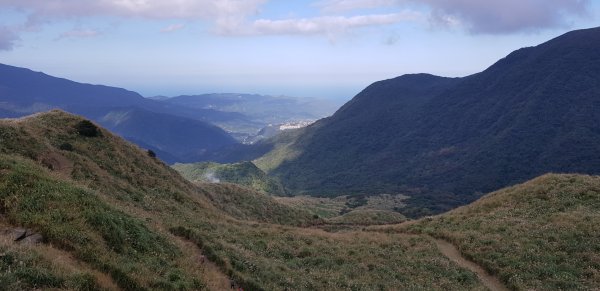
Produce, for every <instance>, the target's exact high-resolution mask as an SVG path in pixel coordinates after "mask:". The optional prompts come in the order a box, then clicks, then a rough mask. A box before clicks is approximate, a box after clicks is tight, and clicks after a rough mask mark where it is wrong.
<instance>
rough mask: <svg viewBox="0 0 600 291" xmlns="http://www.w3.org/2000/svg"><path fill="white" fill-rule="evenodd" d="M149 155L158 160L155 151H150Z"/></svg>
mask: <svg viewBox="0 0 600 291" xmlns="http://www.w3.org/2000/svg"><path fill="white" fill-rule="evenodd" d="M147 153H148V156H149V157H151V158H156V153H155V152H154V151H153V150H148V151H147Z"/></svg>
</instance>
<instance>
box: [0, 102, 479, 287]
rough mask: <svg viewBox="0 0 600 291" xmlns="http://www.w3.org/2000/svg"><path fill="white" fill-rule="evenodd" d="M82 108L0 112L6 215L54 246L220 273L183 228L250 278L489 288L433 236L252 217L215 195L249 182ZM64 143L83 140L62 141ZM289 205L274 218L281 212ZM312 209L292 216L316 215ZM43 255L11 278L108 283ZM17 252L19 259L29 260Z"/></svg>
mask: <svg viewBox="0 0 600 291" xmlns="http://www.w3.org/2000/svg"><path fill="white" fill-rule="evenodd" d="M80 120H81V119H80V118H78V117H74V116H72V115H69V114H65V113H62V112H58V111H53V112H51V113H47V114H41V115H38V116H35V117H30V118H26V119H21V120H2V121H0V139H1V142H0V173H1V174H2V175H0V189H1V191H0V206H1V207H0V211H1V212H2V217H1V218H0V220H2V223H4V224H9V225H12V226H24V227H29V228H32V229H34V230H36V231H39V232H40V233H42V234H43V235H44V237H45V239H46V244H47V245H48V246H54V247H56V248H58V249H60V250H62V251H66V252H68V253H69V254H70V255H72V256H73V257H74V258H76V259H77V261H78V262H81V263H83V264H85V265H86V266H88V267H89V268H91V269H94V270H96V271H99V272H101V273H103V274H107V275H109V276H110V278H111V280H113V281H114V283H116V284H118V285H119V286H120V287H121V288H126V289H197V288H202V287H203V286H205V283H206V281H207V280H208V279H210V278H206V277H205V276H206V274H205V273H203V272H202V271H201V268H200V266H199V265H198V263H197V257H195V256H191V255H189V253H188V252H187V251H188V250H187V249H184V248H182V246H181V244H178V243H177V241H178V240H177V239H175V237H174V235H177V236H180V237H183V238H186V239H188V240H189V241H192V242H194V243H195V244H196V245H197V246H199V247H201V248H202V251H203V253H204V254H205V255H206V256H207V257H208V258H209V259H210V260H211V261H213V262H215V263H216V264H217V265H218V266H219V267H220V268H221V270H222V272H224V273H226V274H227V275H228V276H230V277H232V278H235V279H236V280H237V281H238V282H240V283H241V284H242V285H243V286H244V287H245V289H246V290H261V289H266V290H282V289H285V288H291V289H298V290H315V289H321V290H323V289H330V290H331V289H352V290H361V289H362V290H367V289H373V288H376V289H382V290H390V289H398V288H404V289H406V288H412V289H417V288H426V289H432V288H435V289H481V288H482V287H481V285H479V283H478V282H477V280H476V278H475V276H474V275H473V274H472V273H470V272H468V271H465V270H463V269H460V268H458V267H457V266H456V265H454V264H453V263H451V262H450V261H449V260H447V259H446V258H445V257H443V256H441V255H440V253H439V252H438V251H437V249H436V247H435V245H434V244H433V243H432V242H431V241H430V240H429V239H427V238H424V237H420V236H407V235H402V234H383V233H382V234H375V235H374V234H372V233H363V232H354V231H351V232H346V233H337V234H331V233H327V232H324V231H321V230H311V229H305V228H297V227H292V226H283V225H275V224H269V223H260V222H257V220H259V219H258V218H260V217H258V216H255V215H251V213H252V212H250V214H244V218H247V219H250V220H248V221H245V220H238V219H235V218H233V217H231V216H230V215H229V214H227V213H226V212H223V211H221V210H219V209H217V208H216V207H214V205H213V203H214V202H211V200H210V198H211V197H212V198H213V200H214V197H215V195H218V194H219V193H224V192H227V191H236V192H237V191H240V192H243V191H241V190H240V188H239V187H235V186H231V185H222V186H220V185H211V186H210V187H208V186H202V185H201V186H195V185H193V184H191V183H189V182H187V181H186V180H184V179H183V178H182V177H180V176H179V175H178V174H177V173H176V172H175V171H174V170H172V169H170V168H169V167H167V166H166V165H164V164H163V163H162V162H160V161H157V160H154V159H151V158H149V157H148V156H147V155H146V153H145V151H143V150H141V149H139V148H137V147H135V146H133V145H131V144H128V143H126V142H124V141H123V140H121V139H120V138H118V137H115V136H113V135H111V134H110V133H109V132H107V131H104V130H102V136H101V137H83V136H80V135H78V134H77V133H76V132H75V130H74V125H75V124H77V123H78V122H79V121H80ZM64 143H69V144H71V145H72V148H73V149H72V151H66V150H59V149H58V148H59V147H60V145H62V144H64ZM44 165H45V166H44ZM49 168H52V169H49ZM246 191H247V190H246ZM281 207H283V206H281ZM258 209H259V210H260V208H258ZM261 211H262V210H261ZM277 213H279V212H275V213H274V214H272V215H273V216H275V217H266V218H265V220H267V221H273V222H278V221H281V219H280V218H277V215H278V214H277ZM302 218H303V216H302V215H299V216H297V221H289V219H290V218H287V219H288V220H285V221H283V222H285V223H289V224H306V223H310V221H304V220H302ZM34 249H35V251H41V250H42V246H39V247H34ZM22 255H23V254H21V255H19V256H21V257H22ZM19 260H20V259H19ZM40 260H41V262H40V263H39V264H38V263H32V264H29V263H26V265H32V266H34V267H33V271H28V272H24V274H16V275H15V276H17V277H16V278H14V277H13V278H12V279H11V278H10V277H7V276H13V274H8V273H7V272H6V271H4V272H3V274H2V277H0V278H2V279H3V280H4V278H8V279H10V280H13V281H14V280H17V281H20V282H26V283H27V282H29V283H27V284H29V285H13V286H16V287H17V288H21V287H23V288H24V289H29V288H51V287H56V288H61V289H66V288H77V286H80V285H81V284H86V286H87V285H92V287H94V286H100V285H102V284H99V282H98V281H97V280H96V279H94V278H93V277H92V276H91V275H90V274H88V273H89V272H88V273H86V272H83V273H81V272H79V273H76V272H73V271H72V270H71V271H69V270H65V271H56V272H55V273H56V274H54V275H52V276H55V277H57V278H59V279H57V280H58V281H53V279H52V280H48V282H47V283H43V282H42V283H39V284H38V283H35V282H34V283H31V280H29V281H28V279H27V276H28V274H30V273H31V272H46V270H47V269H48V268H47V267H44V266H48V265H49V264H52V260H51V259H47V258H46V259H44V258H40ZM30 261H31V260H30ZM33 262H35V259H33ZM6 264H8V265H10V266H11V267H12V268H14V267H15V264H18V263H16V261H14V260H12V261H9V262H8V263H6ZM0 268H3V269H2V270H6V266H5V265H0ZM57 272H58V273H57ZM61 272H62V273H61ZM86 274H87V275H86ZM61 278H62V279H61ZM81 278H83V279H81ZM8 279H7V280H8ZM84 279H85V280H84ZM61 280H62V281H61ZM82 280H83V281H85V282H83V283H81V282H82ZM78 282H79V283H78ZM24 284H25V283H24ZM74 284H80V285H74ZM72 286H75V287H72Z"/></svg>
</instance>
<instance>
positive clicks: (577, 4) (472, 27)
mask: <svg viewBox="0 0 600 291" xmlns="http://www.w3.org/2000/svg"><path fill="white" fill-rule="evenodd" d="M422 2H424V3H427V4H428V5H430V6H431V7H432V14H431V15H432V18H433V19H434V20H442V22H444V19H457V20H459V21H460V22H461V23H462V24H463V26H465V27H466V28H467V29H468V30H469V31H470V32H472V33H488V34H504V33H514V32H520V31H532V30H540V29H545V28H552V27H559V26H563V25H565V24H567V17H568V16H583V15H585V14H586V13H587V8H588V4H589V1H588V0H502V1H481V0H452V1H448V0H423V1H422Z"/></svg>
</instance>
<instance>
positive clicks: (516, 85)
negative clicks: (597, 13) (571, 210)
mask: <svg viewBox="0 0 600 291" xmlns="http://www.w3.org/2000/svg"><path fill="white" fill-rule="evenodd" d="M598 51H600V28H593V29H587V30H579V31H573V32H570V33H567V34H565V35H563V36H560V37H558V38H555V39H553V40H551V41H549V42H546V43H544V44H541V45H539V46H536V47H531V48H524V49H520V50H517V51H515V52H513V53H511V54H510V55H508V56H507V57H506V58H504V59H502V60H500V61H498V62H497V63H495V64H494V65H493V66H491V67H490V68H488V69H487V70H485V71H483V72H481V73H477V74H474V75H471V76H467V77H464V78H443V77H437V76H432V75H427V74H416V75H405V76H401V77H398V78H394V79H390V80H385V81H380V82H376V83H374V84H372V85H370V86H369V87H367V88H366V89H365V90H363V91H362V92H361V93H359V94H358V95H357V96H356V97H354V99H352V100H351V101H350V102H348V103H347V104H346V105H344V106H343V107H342V108H341V109H340V110H338V111H337V112H336V113H335V114H334V115H333V116H332V117H330V118H325V119H322V120H320V121H318V122H316V123H315V124H313V125H311V126H309V127H308V128H306V129H304V130H302V132H301V134H299V135H298V137H297V138H296V139H295V140H294V141H292V142H291V143H290V144H288V145H287V146H286V147H287V150H286V151H287V153H289V155H288V156H287V157H286V156H284V157H283V158H282V157H281V152H276V153H275V154H276V155H277V156H278V157H279V158H278V161H280V163H279V164H278V165H276V166H275V167H273V168H272V169H271V170H270V174H272V175H274V176H276V177H278V178H279V179H281V181H282V182H283V183H284V185H285V186H286V187H288V189H289V190H291V191H292V192H295V193H306V194H311V195H339V194H349V193H360V194H369V193H373V194H375V193H390V192H391V193H397V192H399V193H406V194H409V195H411V196H412V198H411V200H409V207H408V208H407V209H406V210H405V211H406V212H410V213H412V214H413V215H423V214H426V213H430V212H434V213H437V212H440V211H444V210H447V209H450V208H452V207H455V206H457V205H461V204H465V203H467V202H470V201H472V200H474V199H476V198H477V197H478V196H479V195H480V194H479V193H484V192H488V191H491V190H494V189H499V188H501V187H504V186H506V185H510V184H514V183H517V182H522V181H525V180H527V179H530V178H533V177H535V176H538V175H540V174H544V173H547V172H579V173H587V174H598V173H600V152H598V151H597V145H598V144H599V143H600V54H599V53H598ZM261 146H262V147H268V146H267V145H261ZM269 155H274V154H267V155H266V156H265V157H266V158H269ZM265 157H263V158H261V159H265ZM271 160H272V159H271ZM257 164H258V165H259V166H260V163H257Z"/></svg>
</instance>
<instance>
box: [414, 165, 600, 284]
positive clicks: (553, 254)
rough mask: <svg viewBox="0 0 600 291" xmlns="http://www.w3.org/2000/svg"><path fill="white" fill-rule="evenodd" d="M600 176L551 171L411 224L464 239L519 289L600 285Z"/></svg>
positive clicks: (462, 245)
mask: <svg viewBox="0 0 600 291" xmlns="http://www.w3.org/2000/svg"><path fill="white" fill-rule="evenodd" d="M599 210H600V177H598V176H583V175H545V176H542V177H539V178H536V179H534V180H532V181H529V182H526V183H524V184H521V185H517V186H514V187H510V188H506V189H502V190H500V191H497V192H494V193H491V194H489V195H486V196H485V197H483V198H481V199H480V200H478V201H476V202H474V203H472V204H470V205H467V206H464V207H460V208H458V209H456V210H453V211H451V212H449V213H446V214H443V215H440V216H435V217H433V218H428V219H423V220H422V221H420V222H418V223H416V224H413V225H411V226H409V227H408V229H409V230H410V231H412V232H415V233H428V234H430V235H432V236H435V237H439V238H444V239H447V240H449V241H450V242H452V243H454V244H456V245H457V246H458V247H459V249H460V251H461V252H462V253H463V254H464V255H465V256H467V257H468V258H470V259H472V260H473V261H475V262H477V263H479V264H481V265H483V266H484V267H485V268H486V269H487V270H488V271H489V272H490V273H492V274H496V275H498V276H499V277H500V278H501V280H502V281H503V282H504V283H506V284H507V286H508V287H510V288H512V289H515V290H596V289H598V288H600V256H599V254H600V229H599V228H598V224H599V223H600V211H599Z"/></svg>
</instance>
